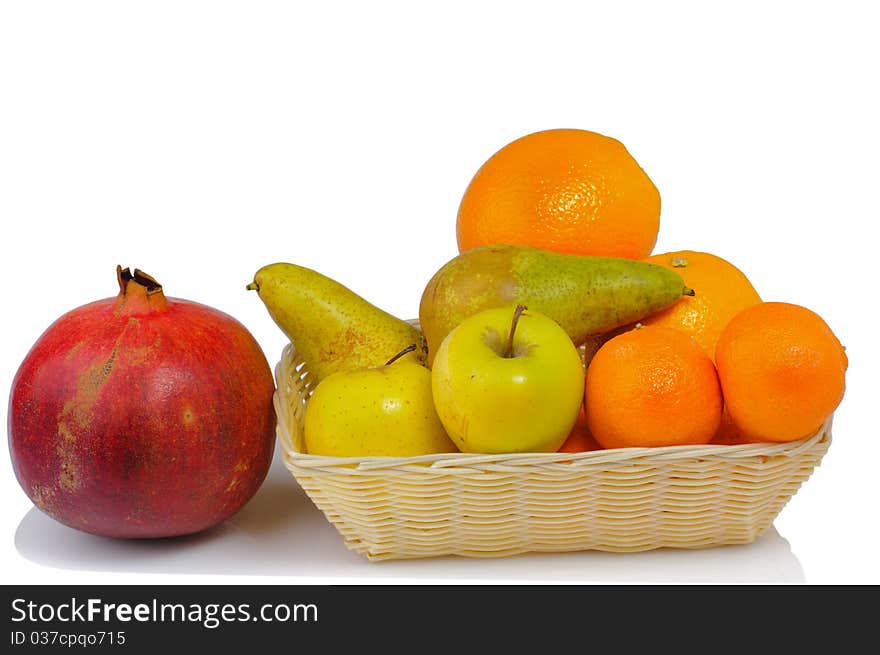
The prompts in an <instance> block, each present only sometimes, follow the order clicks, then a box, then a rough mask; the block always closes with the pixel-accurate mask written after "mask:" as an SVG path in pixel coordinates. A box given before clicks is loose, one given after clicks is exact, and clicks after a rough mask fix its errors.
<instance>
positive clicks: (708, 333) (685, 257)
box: [641, 250, 761, 359]
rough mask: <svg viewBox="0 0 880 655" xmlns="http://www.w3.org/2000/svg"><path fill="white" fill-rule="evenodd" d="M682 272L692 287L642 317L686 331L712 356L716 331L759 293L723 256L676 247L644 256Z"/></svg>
mask: <svg viewBox="0 0 880 655" xmlns="http://www.w3.org/2000/svg"><path fill="white" fill-rule="evenodd" d="M644 261H646V262H650V263H652V264H659V265H660V266H664V267H666V268H669V269H671V270H673V271H675V272H676V273H678V274H679V275H681V277H682V279H683V280H684V283H685V284H686V285H687V286H689V287H690V288H691V289H693V290H694V295H693V296H682V297H681V299H680V300H679V301H678V302H676V303H675V304H674V305H672V306H671V307H669V308H667V309H664V310H662V311H660V312H657V313H656V314H653V315H651V316H649V317H647V318H645V319H643V320H642V321H641V323H642V324H643V325H664V326H666V327H672V328H676V329H678V330H682V331H683V332H686V333H687V334H689V335H690V336H692V337H693V338H694V341H696V342H697V343H698V344H699V345H700V347H701V348H702V349H703V350H704V351H706V354H707V355H709V357H712V358H713V359H714V358H715V343H716V342H717V341H718V335H720V334H721V330H723V329H724V326H725V325H727V322H728V321H730V319H732V318H733V317H734V316H735V315H736V314H737V313H738V312H739V311H741V310H743V309H745V308H746V307H750V306H752V305H757V304H758V303H759V302H761V297H760V296H759V295H758V292H757V291H755V288H754V287H753V286H752V283H751V282H749V279H748V278H747V277H746V276H745V275H744V274H743V272H742V271H740V270H739V269H738V268H737V267H736V266H734V265H733V264H731V263H730V262H728V261H727V260H725V259H722V258H721V257H718V256H716V255H712V254H710V253H705V252H695V251H693V250H679V251H677V252H667V253H664V254H662V255H652V256H651V257H647V258H645V260H644Z"/></svg>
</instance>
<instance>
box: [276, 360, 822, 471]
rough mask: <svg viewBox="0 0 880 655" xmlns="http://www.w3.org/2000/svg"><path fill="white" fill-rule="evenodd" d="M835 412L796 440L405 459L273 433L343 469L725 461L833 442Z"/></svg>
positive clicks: (288, 452) (280, 372)
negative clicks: (321, 446)
mask: <svg viewBox="0 0 880 655" xmlns="http://www.w3.org/2000/svg"><path fill="white" fill-rule="evenodd" d="M294 352H295V348H294V346H293V344H292V343H288V344H287V345H286V346H285V347H284V349H283V351H282V355H281V360H280V361H279V362H278V363H277V364H276V366H275V378H276V390H275V393H274V403H275V410H276V414H277V415H278V416H279V418H280V417H281V416H282V415H284V414H283V413H282V412H284V411H285V410H284V402H285V397H286V396H287V393H286V392H285V388H286V384H287V383H286V380H285V379H284V372H285V370H286V369H285V367H284V362H285V361H286V360H289V359H290V358H291V357H292V356H293V354H294ZM833 418H834V415H833V414H832V415H831V416H829V417H828V418H827V419H826V420H825V422H824V423H823V424H822V426H820V428H819V429H818V430H817V431H816V432H815V433H814V434H812V435H809V436H807V437H804V438H802V439H798V440H796V441H789V442H781V443H771V442H766V443H749V444H701V445H677V446H655V447H627V448H605V449H600V450H592V451H586V452H575V453H565V452H549V453H531V452H530V453H497V454H486V453H463V452H453V453H434V454H428V455H415V456H409V457H390V456H376V455H371V456H352V457H334V456H328V455H311V454H308V453H303V452H299V451H298V450H297V449H296V448H295V446H294V444H293V442H292V440H291V434H290V430H288V429H286V426H284V425H283V422H282V421H281V420H279V421H278V423H277V426H276V434H277V436H278V438H279V440H280V442H281V445H282V447H283V448H282V455H283V458H284V462H285V464H286V465H287V466H288V468H289V467H290V466H292V465H295V466H296V467H298V468H316V469H318V468H320V469H325V468H337V467H338V468H345V469H349V470H359V471H366V470H379V469H387V468H400V467H410V466H412V467H414V468H416V467H417V468H419V469H426V470H431V469H433V470H435V471H436V470H448V469H452V468H460V467H464V468H482V467H496V466H499V465H500V466H517V467H521V466H531V465H538V466H540V465H553V464H566V465H569V466H579V465H582V466H596V465H602V464H614V465H621V464H639V463H645V462H647V461H651V462H662V461H676V460H683V459H688V460H707V459H708V460H722V459H723V460H728V459H734V460H735V459H754V458H756V457H762V458H774V457H791V456H795V455H797V454H798V453H800V452H802V451H805V450H809V449H810V448H812V447H813V446H814V445H816V444H817V443H818V442H820V441H823V440H827V441H829V442H830V441H831V425H832V421H833Z"/></svg>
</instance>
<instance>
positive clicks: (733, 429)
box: [710, 392, 760, 446]
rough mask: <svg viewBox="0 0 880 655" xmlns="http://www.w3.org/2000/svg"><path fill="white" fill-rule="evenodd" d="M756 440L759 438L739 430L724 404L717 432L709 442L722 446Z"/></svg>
mask: <svg viewBox="0 0 880 655" xmlns="http://www.w3.org/2000/svg"><path fill="white" fill-rule="evenodd" d="M722 395H723V392H722ZM756 441H760V439H750V438H749V437H747V436H746V435H744V434H743V432H742V430H740V429H739V427H737V425H736V423H734V422H733V419H732V418H730V412H729V411H728V409H727V407H726V406H725V408H724V410H723V411H722V412H721V425H719V426H718V432H716V433H715V436H714V437H712V441H711V442H710V443H713V444H721V445H724V446H736V445H738V444H744V443H754V442H756Z"/></svg>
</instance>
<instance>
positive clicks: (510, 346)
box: [502, 304, 528, 359]
mask: <svg viewBox="0 0 880 655" xmlns="http://www.w3.org/2000/svg"><path fill="white" fill-rule="evenodd" d="M527 309H528V307H526V306H525V305H522V304H520V305H517V306H516V309H514V310H513V321H512V322H511V324H510V335H509V336H508V337H507V348H505V350H504V355H502V357H504V358H506V359H510V358H511V357H513V334H514V332H516V324H517V323H519V317H520V316H522V313H523V312H524V311H526V310H527Z"/></svg>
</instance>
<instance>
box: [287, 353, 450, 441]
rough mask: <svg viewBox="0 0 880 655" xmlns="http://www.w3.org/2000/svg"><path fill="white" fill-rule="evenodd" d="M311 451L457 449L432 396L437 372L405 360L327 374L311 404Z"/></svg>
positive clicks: (307, 437) (307, 431)
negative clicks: (439, 416) (445, 428)
mask: <svg viewBox="0 0 880 655" xmlns="http://www.w3.org/2000/svg"><path fill="white" fill-rule="evenodd" d="M303 430H304V433H303V438H304V441H305V447H306V452H308V453H310V454H312V455H331V456H336V457H361V456H370V455H379V456H389V457H398V456H399V457H409V456H411V455H427V454H431V453H447V452H457V450H458V449H457V448H456V447H455V444H453V443H452V441H450V439H449V436H448V435H447V434H446V431H445V430H444V429H443V424H442V423H440V419H439V418H438V417H437V412H436V410H435V409H434V400H433V398H432V395H431V373H430V371H429V370H428V369H426V368H425V367H424V366H422V365H421V364H417V363H415V362H411V361H407V360H401V361H395V362H393V363H390V364H386V365H385V366H380V367H377V368H364V369H355V370H349V371H340V372H337V373H333V374H331V375H329V376H327V377H326V378H324V379H323V380H322V381H321V382H320V383H319V384H318V386H317V387H316V388H315V391H314V393H313V394H312V397H311V398H310V399H309V401H308V403H307V404H306V413H305V419H304V428H303Z"/></svg>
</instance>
